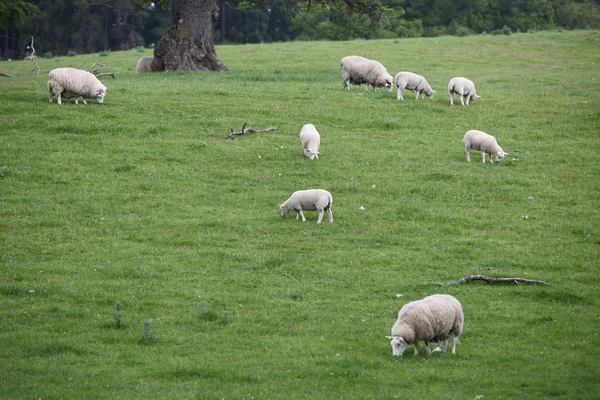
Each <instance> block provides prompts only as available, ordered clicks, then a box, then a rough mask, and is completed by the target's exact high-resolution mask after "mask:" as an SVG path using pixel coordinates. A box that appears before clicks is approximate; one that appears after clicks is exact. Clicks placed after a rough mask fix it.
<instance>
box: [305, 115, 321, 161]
mask: <svg viewBox="0 0 600 400" xmlns="http://www.w3.org/2000/svg"><path fill="white" fill-rule="evenodd" d="M300 141H301V142H302V147H303V148H304V155H305V156H306V157H308V158H310V159H311V160H314V159H315V158H317V159H318V158H319V154H321V153H319V146H320V145H321V136H320V135H319V132H318V131H317V128H315V126H314V125H313V124H306V125H304V126H303V127H302V129H301V130H300Z"/></svg>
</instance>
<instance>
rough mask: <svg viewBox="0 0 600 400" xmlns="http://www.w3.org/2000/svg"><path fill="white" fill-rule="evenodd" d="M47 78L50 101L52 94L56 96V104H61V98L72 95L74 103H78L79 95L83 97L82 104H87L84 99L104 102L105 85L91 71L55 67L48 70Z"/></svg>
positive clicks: (67, 97)
mask: <svg viewBox="0 0 600 400" xmlns="http://www.w3.org/2000/svg"><path fill="white" fill-rule="evenodd" d="M48 78H49V80H48V91H49V93H50V94H49V97H50V103H52V97H53V96H56V99H57V102H58V104H62V101H61V98H65V99H69V98H73V97H75V104H79V103H78V101H79V97H82V98H83V104H87V103H86V101H85V99H97V100H98V103H100V104H102V103H104V96H105V95H106V86H104V85H103V84H102V82H100V80H98V78H97V77H96V75H94V74H92V73H91V72H87V71H82V70H80V69H75V68H56V69H53V70H52V71H50V73H49V74H48Z"/></svg>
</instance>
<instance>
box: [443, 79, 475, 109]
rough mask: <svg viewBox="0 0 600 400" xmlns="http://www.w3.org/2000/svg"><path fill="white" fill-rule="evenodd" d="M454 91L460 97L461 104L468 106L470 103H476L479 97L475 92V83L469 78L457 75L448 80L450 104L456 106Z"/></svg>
mask: <svg viewBox="0 0 600 400" xmlns="http://www.w3.org/2000/svg"><path fill="white" fill-rule="evenodd" d="M454 93H456V94H458V96H459V97H460V104H462V105H463V106H464V105H465V102H466V103H467V104H466V105H467V106H468V105H469V103H474V102H475V100H477V99H479V98H480V96H477V93H475V84H474V83H473V82H472V81H470V80H468V79H467V78H462V77H456V78H452V79H450V82H448V94H449V95H450V105H451V106H454Z"/></svg>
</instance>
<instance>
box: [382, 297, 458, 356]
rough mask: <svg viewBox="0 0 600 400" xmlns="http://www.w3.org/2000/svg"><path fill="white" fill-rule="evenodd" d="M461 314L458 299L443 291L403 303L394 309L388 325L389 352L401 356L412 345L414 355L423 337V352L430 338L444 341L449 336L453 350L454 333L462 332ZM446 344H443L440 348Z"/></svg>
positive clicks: (454, 343) (454, 344)
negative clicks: (394, 316)
mask: <svg viewBox="0 0 600 400" xmlns="http://www.w3.org/2000/svg"><path fill="white" fill-rule="evenodd" d="M463 324H464V315H463V310H462V306H461V304H460V302H459V301H458V300H457V299H456V298H454V297H452V296H450V295H447V294H434V295H432V296H429V297H425V298H424V299H421V300H417V301H413V302H410V303H407V304H405V305H404V306H403V307H402V308H401V309H400V312H398V319H397V320H396V323H395V324H394V326H393V327H392V336H386V337H387V338H388V339H390V341H391V345H392V354H393V355H394V356H396V357H400V356H402V354H403V353H404V350H406V348H407V347H408V346H409V345H412V344H414V345H415V353H414V354H415V355H417V354H419V350H418V342H419V340H423V341H425V344H426V347H427V354H428V355H429V354H431V350H430V348H429V343H430V342H435V341H437V342H440V341H446V340H447V339H448V338H449V337H452V353H453V354H456V344H457V343H459V340H458V337H459V336H460V334H461V333H462V329H463ZM445 349H446V346H444V351H445Z"/></svg>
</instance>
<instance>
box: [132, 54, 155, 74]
mask: <svg viewBox="0 0 600 400" xmlns="http://www.w3.org/2000/svg"><path fill="white" fill-rule="evenodd" d="M152 60H154V57H152V56H146V57H142V58H140V59H139V60H138V62H137V65H136V66H135V72H137V73H138V74H139V73H142V72H152V68H150V64H152Z"/></svg>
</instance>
